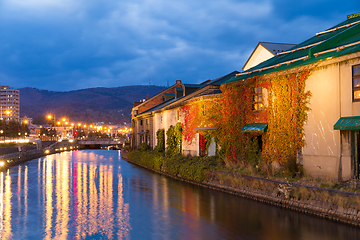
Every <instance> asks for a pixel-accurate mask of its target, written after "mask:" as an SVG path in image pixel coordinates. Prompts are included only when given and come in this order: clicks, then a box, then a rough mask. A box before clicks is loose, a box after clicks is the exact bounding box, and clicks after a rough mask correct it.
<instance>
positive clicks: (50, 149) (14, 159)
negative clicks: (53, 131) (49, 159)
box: [0, 141, 78, 170]
mask: <svg viewBox="0 0 360 240" xmlns="http://www.w3.org/2000/svg"><path fill="white" fill-rule="evenodd" d="M44 146H45V147H44ZM31 147H32V146H31ZM32 148H34V147H32ZM32 148H30V149H32ZM77 149H78V144H77V142H72V143H70V142H68V141H62V142H55V141H47V142H43V144H42V148H41V149H33V150H28V149H27V150H26V152H25V151H22V152H19V151H18V148H17V147H16V151H14V152H12V153H9V154H1V155H0V161H3V162H4V163H5V165H4V166H0V170H4V169H7V168H9V167H11V166H15V165H18V164H20V163H23V162H26V161H29V160H32V159H35V158H40V157H44V156H46V155H49V154H54V153H59V152H64V151H71V150H77ZM5 152H6V151H5ZM10 152H11V151H10Z"/></svg>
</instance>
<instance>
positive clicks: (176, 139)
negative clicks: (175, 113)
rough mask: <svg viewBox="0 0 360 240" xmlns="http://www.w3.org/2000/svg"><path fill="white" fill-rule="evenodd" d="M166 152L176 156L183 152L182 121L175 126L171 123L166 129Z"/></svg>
mask: <svg viewBox="0 0 360 240" xmlns="http://www.w3.org/2000/svg"><path fill="white" fill-rule="evenodd" d="M166 137H167V139H166V144H167V148H166V153H167V154H168V155H169V156H176V155H179V154H181V150H182V126H181V123H180V122H178V123H176V125H175V126H173V125H171V126H170V127H169V129H168V130H167V131H166Z"/></svg>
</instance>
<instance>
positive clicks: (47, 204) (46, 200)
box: [0, 152, 131, 239]
mask: <svg viewBox="0 0 360 240" xmlns="http://www.w3.org/2000/svg"><path fill="white" fill-rule="evenodd" d="M77 154H78V155H79V156H78V157H79V158H82V159H84V158H85V159H91V160H90V161H89V162H77V163H75V164H74V163H73V162H72V161H69V156H71V155H72V153H63V154H61V155H60V156H59V155H47V156H46V157H45V158H42V159H39V160H38V162H36V165H37V168H35V169H33V170H30V169H32V168H31V167H30V168H28V166H25V167H24V166H22V167H21V166H19V167H18V169H17V170H16V172H15V173H14V172H12V175H10V172H9V171H7V173H3V172H0V238H1V239H9V238H12V237H14V236H13V235H12V233H13V232H14V234H15V231H16V229H14V228H15V227H14V228H12V226H17V225H12V224H14V223H15V224H20V222H18V223H16V222H17V221H21V224H22V225H21V226H20V225H19V226H20V227H22V228H24V231H27V232H28V231H31V229H27V230H25V229H26V227H27V226H30V225H29V223H30V222H31V221H32V220H30V219H29V218H30V217H31V215H32V214H33V213H31V212H30V211H29V209H30V208H29V206H28V203H29V202H30V199H31V196H34V195H29V185H28V184H29V182H28V181H29V179H31V178H29V175H31V176H32V174H34V173H36V172H37V174H38V176H37V181H36V180H35V182H32V183H33V184H35V185H36V184H38V190H35V192H34V193H35V196H36V194H37V195H38V197H37V198H38V202H36V201H37V200H35V202H36V204H35V205H37V206H34V207H38V208H39V211H41V213H42V219H43V220H42V221H43V224H40V225H39V227H40V228H43V229H42V231H43V236H42V237H43V238H45V239H54V238H55V239H67V238H69V237H70V235H73V236H74V237H75V238H80V239H82V238H86V237H87V236H91V235H94V234H102V235H103V236H105V237H106V238H108V239H112V238H118V237H117V236H116V237H115V236H114V234H115V235H118V236H119V238H121V239H129V238H130V230H131V226H130V215H129V204H128V203H125V202H124V197H123V179H122V176H121V174H118V173H117V170H114V166H111V165H110V166H109V165H101V164H99V159H101V157H103V159H104V156H102V155H97V154H93V155H91V154H84V153H82V152H77ZM103 159H102V160H103ZM55 160H56V161H55ZM102 160H101V161H102ZM12 169H14V168H12ZM114 174H115V175H114ZM35 176H36V175H35ZM35 176H34V177H35ZM11 177H13V178H14V177H16V178H15V179H16V180H15V181H16V182H15V185H14V184H12V181H11V180H12V179H11ZM114 178H117V179H116V180H114ZM35 179H36V177H35ZM115 183H116V184H115ZM114 184H115V185H114ZM11 187H13V188H14V187H16V189H13V190H12V189H11ZM14 193H15V194H14ZM114 193H117V194H116V195H115V194H114ZM14 197H15V198H14ZM29 197H30V198H29ZM30 207H31V206H30ZM12 209H16V211H15V212H14V213H12V211H14V210H12ZM70 225H71V226H73V227H71V226H70ZM69 229H73V231H74V232H69ZM15 235H16V234H15Z"/></svg>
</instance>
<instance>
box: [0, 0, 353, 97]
mask: <svg viewBox="0 0 360 240" xmlns="http://www.w3.org/2000/svg"><path fill="white" fill-rule="evenodd" d="M356 12H360V1H359V0H347V1H338V0H303V1H289V0H258V1H242V0H180V1H168V0H90V1H89V0H0V84H2V85H10V86H12V87H15V88H21V87H35V88H39V89H47V90H57V91H67V90H76V89H82V88H89V87H118V86H128V85H138V84H141V85H145V84H148V80H149V77H151V82H152V84H155V85H162V86H166V85H167V83H168V82H169V84H170V85H172V84H174V83H175V80H176V79H181V80H182V81H183V82H184V83H199V82H202V81H204V80H207V79H214V78H217V77H220V76H222V75H225V74H227V73H230V72H232V71H234V70H238V71H240V70H241V68H242V67H243V65H244V64H245V62H246V60H247V58H248V57H249V55H250V53H251V52H252V50H253V49H254V47H255V46H256V45H257V43H258V42H259V41H266V42H283V43H300V42H302V41H304V40H306V39H307V38H309V37H311V36H312V35H314V34H315V33H316V32H319V31H323V30H325V29H327V28H329V27H331V26H333V25H335V24H337V23H340V22H342V21H344V20H345V19H346V15H348V14H352V13H356Z"/></svg>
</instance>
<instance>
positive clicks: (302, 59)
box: [225, 16, 360, 83]
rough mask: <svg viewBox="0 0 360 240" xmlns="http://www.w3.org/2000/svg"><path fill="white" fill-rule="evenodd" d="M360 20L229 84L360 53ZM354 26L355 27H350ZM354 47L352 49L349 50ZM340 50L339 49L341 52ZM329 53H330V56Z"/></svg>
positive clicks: (346, 22)
mask: <svg viewBox="0 0 360 240" xmlns="http://www.w3.org/2000/svg"><path fill="white" fill-rule="evenodd" d="M359 21H360V16H358V17H353V18H350V19H348V20H346V21H344V22H342V23H340V24H338V25H336V26H335V27H333V28H330V29H329V30H327V31H329V32H326V31H325V32H323V33H318V34H317V35H316V36H314V37H312V38H310V39H308V40H306V41H304V42H302V43H300V44H298V45H297V46H295V47H293V48H291V49H289V50H288V51H286V52H284V53H280V54H278V55H276V56H274V57H272V58H270V59H268V60H267V61H264V62H262V63H260V64H258V65H256V66H255V67H253V68H251V69H249V70H247V71H245V72H243V73H240V74H239V76H237V77H235V78H232V79H230V80H228V81H226V82H225V83H230V82H234V81H239V80H243V79H247V78H251V77H255V76H260V75H264V74H269V73H273V72H280V71H285V70H289V69H292V68H296V67H301V66H305V65H310V64H313V63H317V62H321V61H324V60H327V59H329V58H335V57H340V56H343V55H347V54H351V53H354V52H359V51H360V22H359ZM348 24H352V25H348ZM349 44H353V45H352V46H347V45H349ZM337 48H338V49H337ZM326 51H329V52H326Z"/></svg>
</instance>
